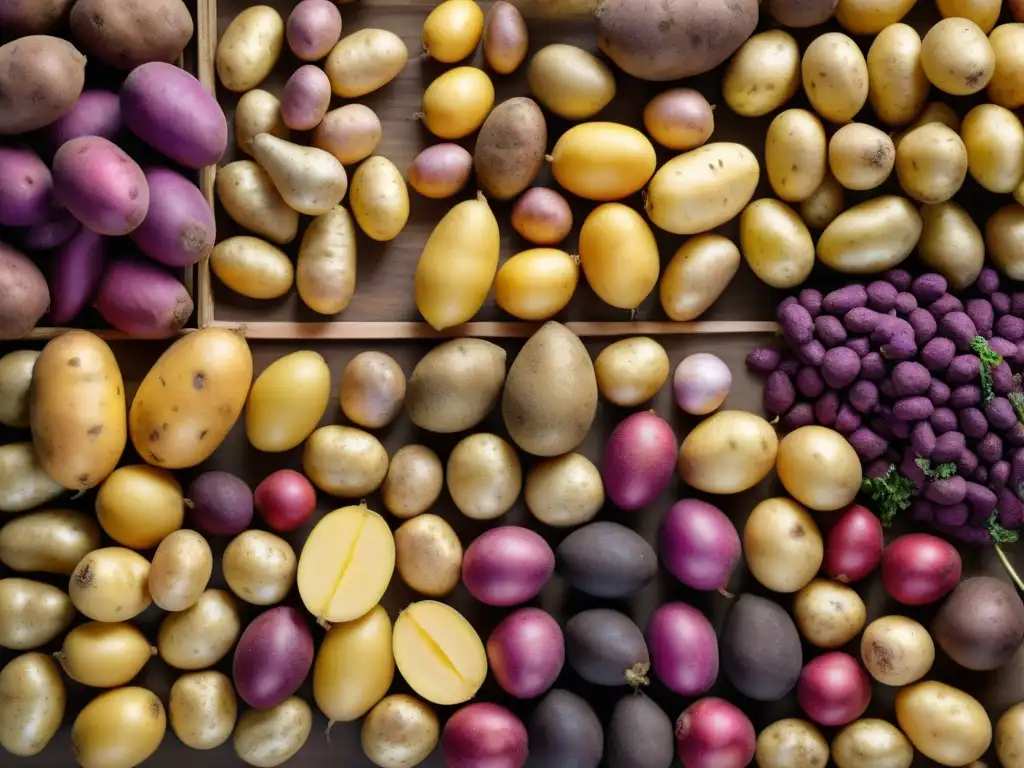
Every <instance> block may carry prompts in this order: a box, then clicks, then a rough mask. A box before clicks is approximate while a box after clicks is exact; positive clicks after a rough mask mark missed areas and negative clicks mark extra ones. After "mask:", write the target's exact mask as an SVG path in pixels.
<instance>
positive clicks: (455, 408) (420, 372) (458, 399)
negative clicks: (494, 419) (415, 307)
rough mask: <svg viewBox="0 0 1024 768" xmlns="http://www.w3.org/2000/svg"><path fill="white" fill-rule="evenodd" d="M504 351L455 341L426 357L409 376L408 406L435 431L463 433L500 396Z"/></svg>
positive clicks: (415, 420)
mask: <svg viewBox="0 0 1024 768" xmlns="http://www.w3.org/2000/svg"><path fill="white" fill-rule="evenodd" d="M505 357H506V353H505V350H504V349H502V348H501V347H499V346H498V345H497V344H492V343H491V342H489V341H484V340H483V339H452V340H451V341H446V342H444V343H443V344H440V345H438V346H436V347H434V348H433V349H431V350H430V351H429V352H427V354H426V355H424V356H423V357H422V358H421V359H420V361H419V362H418V363H416V367H415V368H413V371H412V375H411V376H410V377H409V384H408V388H407V390H406V394H405V407H406V408H407V409H408V411H409V418H410V419H412V423H413V424H415V425H416V426H417V427H420V428H421V429H426V430H429V431H431V432H443V433H452V432H462V431H464V430H467V429H471V428H472V427H475V426H476V425H477V424H479V423H480V422H481V421H483V420H484V418H486V416H487V414H489V413H490V412H491V410H493V408H494V406H495V405H497V403H498V398H499V397H500V396H501V385H502V384H503V383H504V381H505Z"/></svg>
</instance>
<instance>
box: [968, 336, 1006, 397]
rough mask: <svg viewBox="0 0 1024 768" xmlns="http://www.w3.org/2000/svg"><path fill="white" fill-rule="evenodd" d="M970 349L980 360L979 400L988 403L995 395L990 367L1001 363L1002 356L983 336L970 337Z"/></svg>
mask: <svg viewBox="0 0 1024 768" xmlns="http://www.w3.org/2000/svg"><path fill="white" fill-rule="evenodd" d="M971 350H972V351H973V352H974V354H976V355H977V356H978V359H979V360H980V361H981V365H980V366H979V374H980V376H981V402H982V403H984V404H985V405H988V403H989V402H991V400H992V398H993V397H995V396H996V393H995V389H994V388H993V384H992V369H993V368H995V367H996V366H997V365H1002V363H1003V357H1002V355H1000V354H999V353H998V352H996V351H995V350H994V349H992V347H990V346H989V345H988V342H987V341H986V340H985V337H984V336H975V337H974V338H973V339H971Z"/></svg>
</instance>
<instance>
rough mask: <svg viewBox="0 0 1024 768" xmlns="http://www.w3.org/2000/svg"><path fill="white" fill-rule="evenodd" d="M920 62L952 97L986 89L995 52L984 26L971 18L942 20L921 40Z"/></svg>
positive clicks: (935, 81)
mask: <svg viewBox="0 0 1024 768" xmlns="http://www.w3.org/2000/svg"><path fill="white" fill-rule="evenodd" d="M921 64H922V66H923V67H924V71H925V74H927V75H928V79H929V80H930V81H931V83H932V85H934V86H935V87H936V88H938V89H939V90H940V91H944V92H946V93H948V94H951V95H953V96H969V95H971V94H972V93H977V92H978V91H982V90H984V89H985V86H987V85H988V84H989V81H990V80H992V77H993V75H994V74H995V68H996V55H995V51H993V50H992V44H991V43H990V42H989V40H988V37H986V36H985V33H984V32H983V31H982V29H981V27H979V26H978V25H977V24H975V23H974V22H973V21H970V20H969V19H961V18H951V19H943V20H942V21H940V22H939V23H938V24H936V25H935V26H933V27H932V28H931V29H929V30H928V34H926V35H925V36H924V40H922V41H921Z"/></svg>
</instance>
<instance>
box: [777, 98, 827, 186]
mask: <svg viewBox="0 0 1024 768" xmlns="http://www.w3.org/2000/svg"><path fill="white" fill-rule="evenodd" d="M827 147H828V142H827V141H826V139H825V127H824V126H823V125H822V124H821V120H819V119H818V117H817V116H816V115H814V114H812V113H811V112H808V111H807V110H806V109H787V110H786V111H785V112H780V113H779V114H778V115H776V117H775V119H774V120H772V122H771V124H770V125H769V126H768V133H767V134H766V136H765V146H764V169H765V173H766V174H767V175H768V183H769V184H771V185H772V189H773V190H774V191H775V194H776V195H778V196H779V197H780V198H782V199H783V200H785V201H787V202H791V203H796V202H800V201H803V200H806V199H807V198H809V197H810V196H811V195H812V194H814V191H815V190H816V189H818V187H820V186H821V183H822V182H823V181H824V180H825V174H826V173H827V171H828V149H827Z"/></svg>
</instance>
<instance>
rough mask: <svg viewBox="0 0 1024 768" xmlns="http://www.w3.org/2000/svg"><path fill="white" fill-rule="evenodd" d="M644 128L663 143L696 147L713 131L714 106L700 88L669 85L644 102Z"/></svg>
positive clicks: (685, 147) (664, 145)
mask: <svg viewBox="0 0 1024 768" xmlns="http://www.w3.org/2000/svg"><path fill="white" fill-rule="evenodd" d="M644 128H645V129H647V133H648V135H650V137H651V138H652V139H654V140H655V141H656V142H658V143H659V144H661V145H662V146H663V147H668V148H669V149H678V150H689V149H695V148H696V147H699V146H700V145H701V144H703V143H704V142H706V141H707V140H708V139H710V138H711V134H712V133H714V131H715V114H714V108H713V107H712V106H711V105H710V104H709V103H708V100H707V99H706V98H704V96H703V95H701V93H700V92H699V91H695V90H693V89H692V88H669V89H668V90H667V91H662V92H661V93H659V94H658V95H657V96H655V97H654V98H653V99H651V100H650V101H649V102H647V106H646V107H644Z"/></svg>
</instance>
